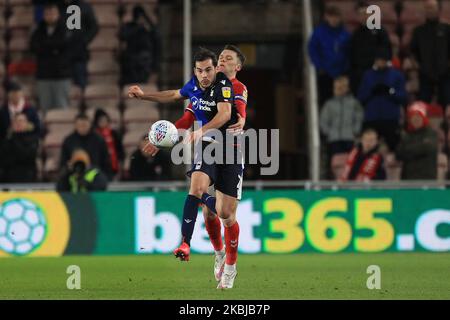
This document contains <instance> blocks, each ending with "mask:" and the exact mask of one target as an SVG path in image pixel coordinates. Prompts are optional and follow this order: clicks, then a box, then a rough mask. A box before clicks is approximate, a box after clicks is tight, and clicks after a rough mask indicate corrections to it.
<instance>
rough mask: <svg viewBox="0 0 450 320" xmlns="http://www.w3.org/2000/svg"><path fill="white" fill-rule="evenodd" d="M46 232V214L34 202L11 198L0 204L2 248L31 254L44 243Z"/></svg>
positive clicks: (0, 238)
mask: <svg viewBox="0 0 450 320" xmlns="http://www.w3.org/2000/svg"><path fill="white" fill-rule="evenodd" d="M46 234H47V221H46V219H45V215H44V213H43V212H42V210H41V208H39V207H38V206H37V205H36V204H34V203H33V202H31V201H29V200H25V199H11V200H8V201H5V202H3V203H2V204H1V205H0V250H2V251H5V252H7V253H9V254H13V255H26V254H29V253H31V252H32V251H33V250H35V249H36V248H38V247H39V246H40V245H41V244H42V242H43V241H44V239H45V236H46Z"/></svg>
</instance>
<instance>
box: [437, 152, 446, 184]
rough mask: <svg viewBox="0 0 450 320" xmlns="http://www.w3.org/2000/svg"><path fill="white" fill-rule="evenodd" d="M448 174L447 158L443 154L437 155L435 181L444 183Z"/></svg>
mask: <svg viewBox="0 0 450 320" xmlns="http://www.w3.org/2000/svg"><path fill="white" fill-rule="evenodd" d="M447 172H448V158H447V156H446V155H445V153H442V152H441V153H439V154H438V172H437V179H438V180H439V181H444V180H445V179H446V178H447Z"/></svg>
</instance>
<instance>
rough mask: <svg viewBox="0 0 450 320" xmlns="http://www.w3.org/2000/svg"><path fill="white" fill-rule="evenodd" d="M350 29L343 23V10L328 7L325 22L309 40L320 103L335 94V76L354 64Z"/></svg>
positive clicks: (343, 72) (315, 30)
mask: <svg viewBox="0 0 450 320" xmlns="http://www.w3.org/2000/svg"><path fill="white" fill-rule="evenodd" d="M349 50H350V33H349V32H348V31H347V30H346V29H345V27H344V26H343V25H342V18H341V12H340V10H339V9H338V8H337V7H335V6H329V7H327V8H326V9H325V14H324V22H322V23H321V24H320V25H319V26H317V27H316V28H315V29H314V32H313V34H312V36H311V39H310V40H309V44H308V51H309V56H310V59H311V61H312V63H313V64H314V66H315V68H316V71H317V74H318V87H319V105H320V106H322V105H323V104H324V103H325V101H327V100H328V99H330V98H331V97H332V96H333V80H334V79H336V78H337V77H339V76H341V75H343V74H345V73H346V72H347V71H348V69H349V66H350V60H349V56H350V51H349Z"/></svg>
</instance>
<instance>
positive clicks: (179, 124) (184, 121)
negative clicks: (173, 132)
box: [175, 108, 195, 129]
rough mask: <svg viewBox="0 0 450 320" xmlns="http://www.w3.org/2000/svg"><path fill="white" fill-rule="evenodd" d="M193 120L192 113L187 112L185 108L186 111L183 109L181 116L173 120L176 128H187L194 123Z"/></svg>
mask: <svg viewBox="0 0 450 320" xmlns="http://www.w3.org/2000/svg"><path fill="white" fill-rule="evenodd" d="M194 121H195V116H194V114H193V113H190V112H188V111H187V108H186V111H184V114H183V116H182V117H181V118H180V119H178V120H177V121H176V122H175V127H176V128H177V129H189V128H190V127H192V125H193V124H194Z"/></svg>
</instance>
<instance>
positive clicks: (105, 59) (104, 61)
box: [88, 52, 119, 83]
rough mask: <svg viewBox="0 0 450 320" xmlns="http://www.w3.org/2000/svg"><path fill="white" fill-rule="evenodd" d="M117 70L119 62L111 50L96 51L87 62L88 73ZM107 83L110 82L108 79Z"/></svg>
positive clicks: (114, 71) (113, 71)
mask: <svg viewBox="0 0 450 320" xmlns="http://www.w3.org/2000/svg"><path fill="white" fill-rule="evenodd" d="M118 71H119V64H118V63H117V61H116V59H115V57H114V56H113V54H112V52H96V53H95V54H93V55H92V57H91V59H90V60H89V63H88V72H89V74H92V73H94V74H99V73H100V74H104V73H117V72H118ZM108 83H112V81H108Z"/></svg>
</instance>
